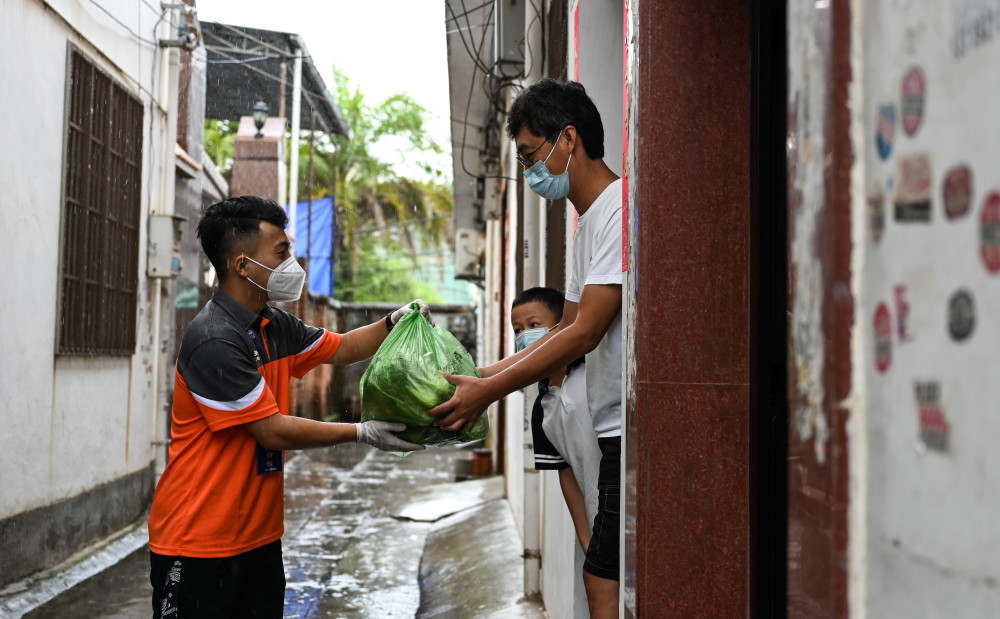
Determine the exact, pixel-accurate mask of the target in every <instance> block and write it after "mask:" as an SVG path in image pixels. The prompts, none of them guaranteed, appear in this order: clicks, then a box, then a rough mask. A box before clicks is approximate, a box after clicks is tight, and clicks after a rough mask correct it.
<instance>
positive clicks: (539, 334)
mask: <svg viewBox="0 0 1000 619" xmlns="http://www.w3.org/2000/svg"><path fill="white" fill-rule="evenodd" d="M550 330H551V329H549V328H548V327H538V328H537V329H525V330H524V331H521V332H520V333H518V334H517V337H516V338H514V351H515V352H521V351H522V350H524V349H525V348H527V347H528V346H531V345H532V344H534V343H535V342H537V341H538V340H540V339H542V338H543V337H545V334H546V333H548V332H549V331H550Z"/></svg>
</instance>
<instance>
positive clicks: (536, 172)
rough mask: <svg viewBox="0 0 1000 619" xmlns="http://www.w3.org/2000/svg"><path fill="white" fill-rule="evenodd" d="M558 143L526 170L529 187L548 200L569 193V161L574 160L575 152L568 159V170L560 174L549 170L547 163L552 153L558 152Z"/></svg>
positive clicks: (556, 198)
mask: <svg viewBox="0 0 1000 619" xmlns="http://www.w3.org/2000/svg"><path fill="white" fill-rule="evenodd" d="M561 136H562V133H560V137H561ZM558 144H559V142H558V140H557V141H556V143H555V144H554V145H553V146H552V150H550V151H549V154H548V155H547V156H546V157H545V159H543V160H541V161H537V162H535V165H533V166H531V167H530V168H528V169H527V170H525V171H524V180H525V181H527V183H528V187H530V188H531V190H532V191H534V192H535V193H537V194H538V195H540V196H542V197H543V198H545V199H546V200H558V199H559V198H565V197H566V196H568V195H569V162H570V161H573V153H570V154H569V159H567V160H566V171H564V172H563V173H562V174H560V175H559V176H556V175H555V174H553V173H552V172H549V167H548V166H547V165H545V164H546V163H548V161H549V157H551V156H552V153H554V152H556V146H557V145H558Z"/></svg>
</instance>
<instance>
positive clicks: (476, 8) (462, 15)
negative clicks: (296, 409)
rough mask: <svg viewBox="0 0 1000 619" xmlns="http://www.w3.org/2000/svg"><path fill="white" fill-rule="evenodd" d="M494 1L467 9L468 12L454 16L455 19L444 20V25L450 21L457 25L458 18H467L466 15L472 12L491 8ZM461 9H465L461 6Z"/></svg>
mask: <svg viewBox="0 0 1000 619" xmlns="http://www.w3.org/2000/svg"><path fill="white" fill-rule="evenodd" d="M494 1H495V0H487V1H486V2H484V3H482V4H480V5H479V6H474V7H472V8H471V9H469V10H467V11H465V12H463V13H461V14H459V15H456V16H455V17H453V18H449V19H446V20H444V23H446V24H447V23H448V22H450V21H454V22H455V23H456V24H457V23H458V18H459V17H466V16H467V15H468V14H469V13H472V12H473V11H478V10H479V9H481V8H483V7H487V6H492V5H493V3H494ZM462 8H463V9H465V7H464V6H463V7H462ZM452 14H454V11H452Z"/></svg>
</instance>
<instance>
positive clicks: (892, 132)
mask: <svg viewBox="0 0 1000 619" xmlns="http://www.w3.org/2000/svg"><path fill="white" fill-rule="evenodd" d="M895 137H896V106H895V105H893V104H892V103H889V104H886V105H880V106H878V123H877V129H876V131H875V147H876V148H878V156H879V157H881V158H882V161H885V160H886V159H888V158H889V155H891V154H892V142H893V140H894V139H895Z"/></svg>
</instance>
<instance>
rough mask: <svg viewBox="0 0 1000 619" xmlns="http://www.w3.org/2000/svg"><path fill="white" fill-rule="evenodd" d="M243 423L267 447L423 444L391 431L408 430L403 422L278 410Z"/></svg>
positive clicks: (407, 446) (395, 448)
mask: <svg viewBox="0 0 1000 619" xmlns="http://www.w3.org/2000/svg"><path fill="white" fill-rule="evenodd" d="M243 427H244V428H246V430H247V432H249V433H250V435H251V436H253V437H254V439H255V440H256V441H257V442H258V443H259V444H260V445H261V446H262V447H263V448H264V449H273V450H285V449H309V448H310V447H328V446H330V445H339V444H341V443H366V444H368V445H371V446H372V447H375V448H377V449H381V450H382V451H420V450H421V449H423V448H424V446H423V445H414V444H413V443H408V442H406V441H404V440H401V439H399V438H396V436H395V435H394V434H392V433H393V432H399V431H401V430H405V429H406V424H403V423H389V422H385V421H365V422H362V423H327V422H325V421H314V420H312V419H305V418H304V417H292V416H290V415H282V414H281V413H275V414H273V415H271V416H270V417H265V418H264V419H258V420H257V421H251V422H250V423H247V424H244V425H243Z"/></svg>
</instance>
